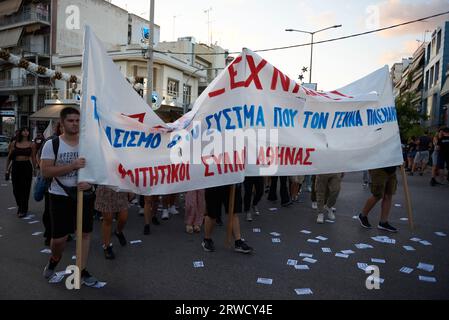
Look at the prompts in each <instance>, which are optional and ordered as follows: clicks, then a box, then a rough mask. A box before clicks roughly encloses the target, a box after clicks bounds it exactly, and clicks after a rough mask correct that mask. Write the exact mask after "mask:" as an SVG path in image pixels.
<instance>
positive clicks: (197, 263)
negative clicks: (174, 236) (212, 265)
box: [193, 261, 204, 268]
mask: <svg viewBox="0 0 449 320" xmlns="http://www.w3.org/2000/svg"><path fill="white" fill-rule="evenodd" d="M193 267H194V268H204V263H203V261H193Z"/></svg>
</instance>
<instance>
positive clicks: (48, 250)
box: [41, 249, 51, 254]
mask: <svg viewBox="0 0 449 320" xmlns="http://www.w3.org/2000/svg"><path fill="white" fill-rule="evenodd" d="M41 253H47V254H51V250H50V249H43V250H41Z"/></svg>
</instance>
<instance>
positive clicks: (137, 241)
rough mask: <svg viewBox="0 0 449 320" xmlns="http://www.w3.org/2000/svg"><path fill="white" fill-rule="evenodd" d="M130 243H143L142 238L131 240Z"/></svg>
mask: <svg viewBox="0 0 449 320" xmlns="http://www.w3.org/2000/svg"><path fill="white" fill-rule="evenodd" d="M129 243H130V244H137V243H142V240H132V241H130V242H129Z"/></svg>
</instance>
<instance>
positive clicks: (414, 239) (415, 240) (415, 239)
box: [410, 238, 421, 242]
mask: <svg viewBox="0 0 449 320" xmlns="http://www.w3.org/2000/svg"><path fill="white" fill-rule="evenodd" d="M410 241H413V242H420V241H421V239H420V238H411V239H410Z"/></svg>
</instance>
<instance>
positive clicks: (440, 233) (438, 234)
mask: <svg viewBox="0 0 449 320" xmlns="http://www.w3.org/2000/svg"><path fill="white" fill-rule="evenodd" d="M435 234H436V235H437V236H439V237H446V236H447V235H446V234H445V233H444V232H440V231H438V232H435Z"/></svg>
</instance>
